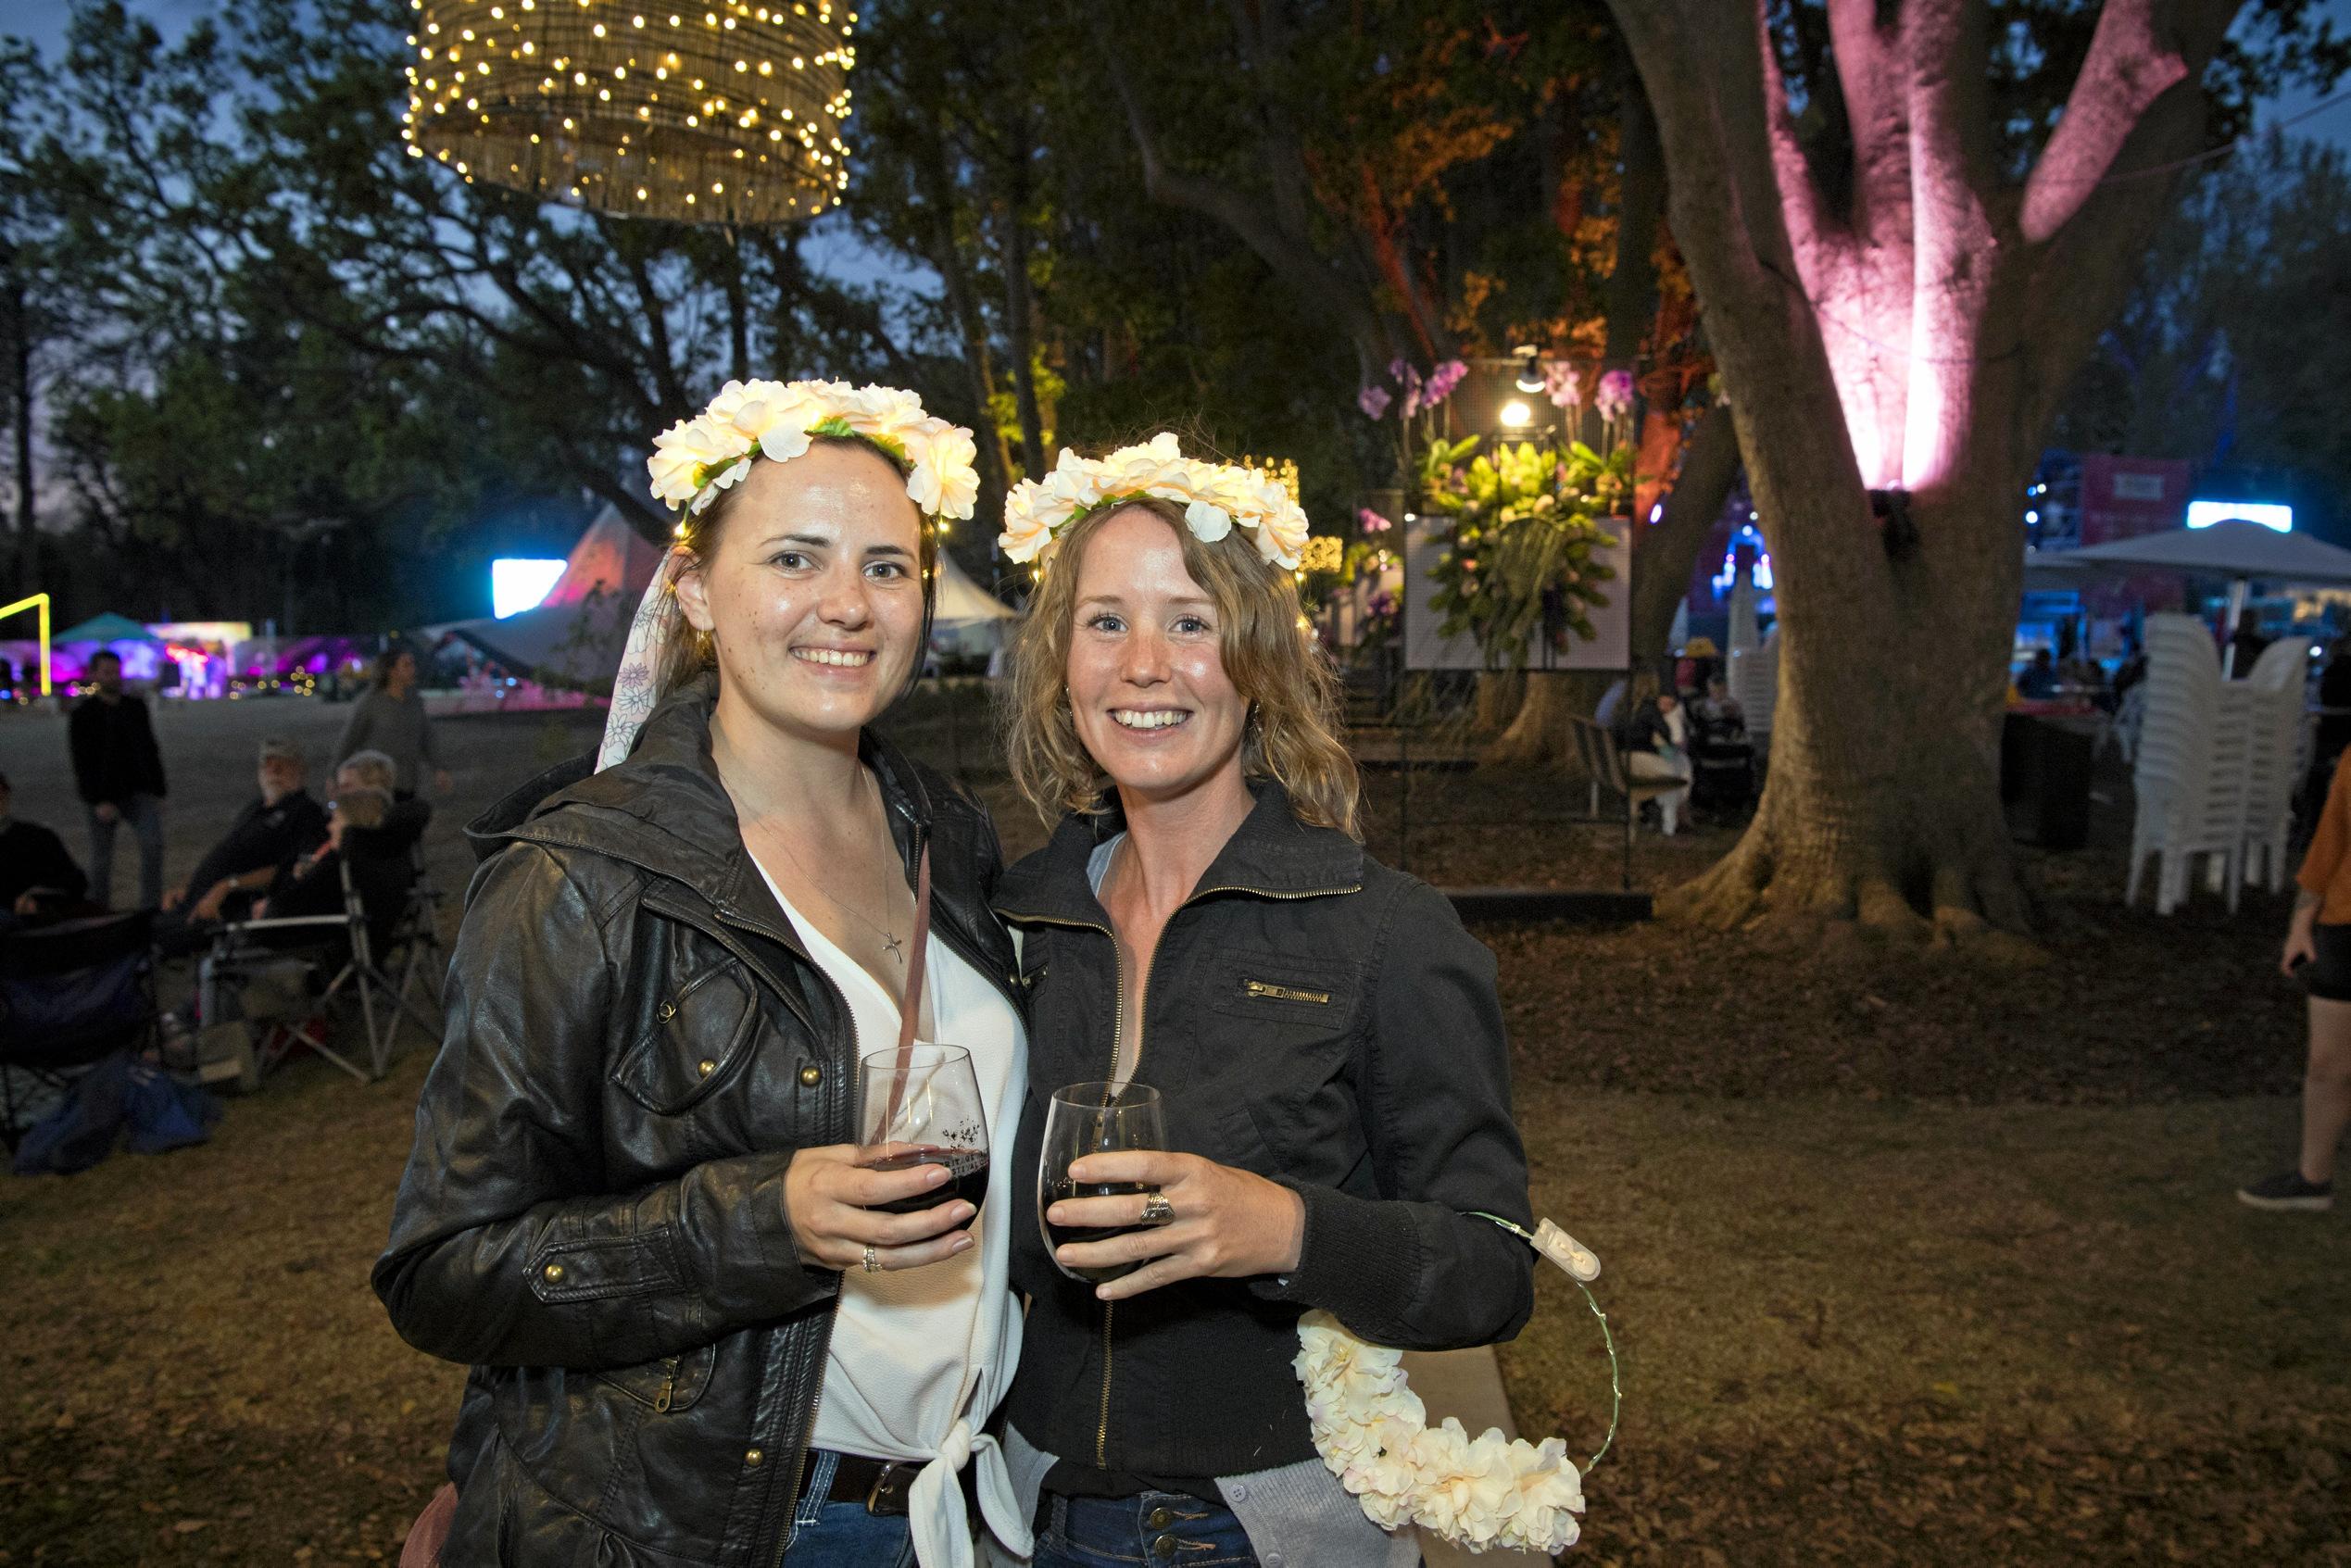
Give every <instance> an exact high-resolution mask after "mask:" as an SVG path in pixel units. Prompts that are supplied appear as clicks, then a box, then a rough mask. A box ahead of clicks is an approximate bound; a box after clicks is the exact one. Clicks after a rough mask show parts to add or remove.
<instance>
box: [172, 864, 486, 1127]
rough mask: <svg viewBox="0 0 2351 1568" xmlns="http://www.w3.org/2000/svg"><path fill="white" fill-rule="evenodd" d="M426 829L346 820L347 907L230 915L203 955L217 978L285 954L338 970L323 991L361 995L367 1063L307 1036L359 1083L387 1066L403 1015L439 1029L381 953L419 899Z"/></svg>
mask: <svg viewBox="0 0 2351 1568" xmlns="http://www.w3.org/2000/svg"><path fill="white" fill-rule="evenodd" d="M421 831H422V824H421V822H417V823H415V825H414V826H413V827H410V826H409V825H408V824H405V823H390V822H387V823H386V824H385V825H384V826H383V827H381V828H373V829H370V828H350V829H346V831H345V833H344V835H343V852H342V854H341V856H340V857H339V859H338V863H337V864H338V871H339V873H340V875H341V877H342V882H343V912H342V913H340V914H331V915H293V916H286V917H273V918H269V919H263V920H251V921H237V922H232V923H229V924H226V925H223V926H222V927H221V928H220V939H219V942H218V943H217V944H216V946H215V947H214V948H213V950H212V954H211V956H210V957H209V958H208V959H207V972H208V973H209V975H210V976H211V980H212V984H213V985H215V986H216V987H217V986H218V985H219V984H220V982H222V981H224V980H227V981H234V980H237V979H241V978H251V977H256V976H258V975H260V974H262V973H264V972H267V971H269V970H271V969H274V968H277V967H279V966H282V965H285V964H287V963H289V962H298V963H303V964H306V965H307V966H308V972H309V973H310V974H312V975H314V976H315V975H318V974H325V973H329V972H332V974H333V979H331V980H329V981H327V982H326V984H325V986H324V987H323V989H322V990H321V992H320V995H319V1000H320V1002H321V1004H326V1003H331V1002H333V1000H334V999H335V998H336V997H345V996H356V997H358V1003H359V1016H360V1021H361V1025H362V1028H363V1030H364V1032H365V1034H364V1037H365V1039H366V1042H367V1055H366V1065H365V1066H364V1067H362V1066H361V1065H360V1064H359V1063H358V1062H356V1061H354V1060H352V1058H351V1056H349V1055H346V1053H345V1052H343V1051H340V1050H336V1049H334V1048H333V1047H329V1046H327V1045H325V1044H324V1043H322V1042H318V1041H310V1042H308V1044H309V1045H310V1047H311V1049H313V1050H315V1051H317V1052H318V1054H319V1055H321V1056H322V1057H324V1058H326V1059H327V1060H329V1061H331V1062H333V1063H334V1065H335V1066H337V1067H340V1068H341V1069H343V1071H344V1072H346V1073H349V1074H351V1076H352V1077H354V1078H357V1079H358V1081H359V1082H361V1083H363V1084H368V1083H373V1082H374V1081H375V1080H376V1079H378V1078H381V1077H383V1075H384V1073H387V1072H389V1071H390V1070H391V1065H392V1047H393V1044H394V1042H395V1040H396V1037H397V1035H398V1033H399V1028H400V1023H401V1021H402V1020H403V1019H413V1020H414V1021H415V1022H416V1023H417V1025H418V1026H419V1027H420V1028H421V1029H422V1030H423V1031H424V1033H425V1035H427V1037H429V1038H438V1037H439V1035H440V1024H439V1023H438V1022H437V1021H435V1020H434V1018H432V1017H431V1016H430V1015H428V1014H427V1013H425V1012H424V1010H422V1009H421V1008H420V1007H418V1006H417V1004H416V1003H415V1002H414V1001H412V1000H411V999H410V998H409V996H408V994H407V992H406V991H405V990H404V989H403V987H402V985H400V984H398V983H396V982H395V981H394V980H393V979H392V977H391V976H390V975H389V974H387V973H386V972H384V970H383V965H382V963H381V961H380V959H379V955H381V954H384V953H388V952H389V951H391V950H392V947H393V946H394V944H395V942H396V940H397V939H398V934H399V930H400V927H401V924H402V922H403V921H404V920H405V919H407V918H408V916H409V911H410V909H412V907H413V901H412V900H411V898H410V897H409V895H410V892H411V888H412V883H413V878H414V875H415V871H414V862H413V860H412V859H411V852H412V849H413V847H414V839H415V835H416V834H418V833H421ZM210 1021H211V1019H210V1015H209V1014H207V1022H210ZM292 1046H293V1041H292V1040H291V1039H283V1038H282V1039H281V1041H280V1042H279V1044H278V1046H277V1047H276V1048H274V1049H272V1050H270V1051H267V1052H265V1053H264V1057H263V1060H262V1063H261V1065H262V1067H263V1068H264V1069H267V1068H270V1067H274V1066H276V1065H277V1063H278V1062H279V1061H281V1060H283V1059H284V1057H285V1054H286V1052H287V1051H288V1050H290V1049H291V1048H292Z"/></svg>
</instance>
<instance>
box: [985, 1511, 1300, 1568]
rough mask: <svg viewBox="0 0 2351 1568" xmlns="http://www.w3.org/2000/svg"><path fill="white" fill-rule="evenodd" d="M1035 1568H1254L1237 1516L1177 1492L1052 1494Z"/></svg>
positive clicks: (1032, 1565)
mask: <svg viewBox="0 0 2351 1568" xmlns="http://www.w3.org/2000/svg"><path fill="white" fill-rule="evenodd" d="M1043 1512H1044V1527H1043V1528H1042V1529H1041V1530H1039V1531H1038V1532H1037V1554H1036V1555H1035V1556H1034V1557H1032V1558H1030V1559H1029V1563H1030V1568H1137V1565H1138V1564H1142V1565H1146V1568H1148V1565H1150V1564H1156V1563H1161V1562H1165V1563H1171V1564H1181V1565H1182V1568H1257V1553H1256V1552H1255V1551H1254V1550H1253V1549H1251V1547H1250V1544H1249V1535H1248V1532H1246V1531H1244V1530H1243V1529H1242V1528H1241V1523H1240V1521H1239V1520H1238V1519H1236V1518H1234V1517H1233V1511H1232V1510H1231V1509H1229V1508H1226V1506H1225V1505H1224V1504H1223V1503H1221V1502H1207V1501H1204V1500H1202V1499H1200V1498H1193V1497H1186V1496H1184V1495H1183V1494H1182V1493H1180V1492H1144V1493H1141V1494H1139V1495H1138V1496H1136V1497H1131V1498H1064V1497H1059V1496H1055V1495H1051V1494H1048V1495H1047V1497H1046V1499H1045V1509H1044V1511H1043Z"/></svg>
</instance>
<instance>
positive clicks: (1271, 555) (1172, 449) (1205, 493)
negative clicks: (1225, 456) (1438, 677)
mask: <svg viewBox="0 0 2351 1568" xmlns="http://www.w3.org/2000/svg"><path fill="white" fill-rule="evenodd" d="M1144 495H1150V496H1154V497H1156V498H1157V499H1159V500H1163V501H1173V502H1175V503H1176V505H1177V506H1179V507H1181V508H1183V509H1184V525H1185V526H1186V527H1188V528H1189V529H1190V530H1191V531H1192V533H1193V535H1194V536H1195V537H1197V538H1198V539H1200V540H1201V543H1203V544H1208V545H1213V544H1214V543H1216V541H1218V540H1219V539H1222V538H1224V537H1225V536H1226V534H1228V533H1231V532H1232V531H1233V530H1234V529H1235V528H1237V527H1238V528H1247V529H1251V530H1253V531H1254V535H1255V538H1256V542H1257V553H1258V555H1259V556H1260V557H1261V558H1264V560H1265V561H1266V563H1267V564H1269V565H1272V566H1278V567H1280V568H1282V569H1283V570H1285V571H1296V570H1297V569H1298V566H1299V563H1300V561H1301V560H1302V559H1303V558H1304V556H1305V550H1306V513H1305V510H1304V508H1301V507H1300V506H1299V504H1298V503H1297V502H1295V501H1293V500H1291V499H1290V498H1289V491H1288V490H1286V489H1284V488H1283V487H1282V484H1281V482H1280V481H1279V480H1277V479H1275V478H1273V477H1271V476H1270V475H1267V474H1263V473H1259V472H1258V471H1257V470H1254V469H1246V468H1242V467H1240V466H1239V465H1238V464H1234V463H1211V462H1204V461H1202V460H1201V459H1200V458H1187V457H1185V456H1184V454H1183V451H1182V449H1181V448H1180V447H1179V446H1178V445H1177V444H1176V437H1175V436H1173V435H1171V434H1169V433H1166V432H1164V431H1162V432H1161V433H1159V434H1157V435H1154V436H1152V437H1151V438H1150V440H1149V441H1148V442H1145V443H1144V444H1143V445H1139V446H1122V447H1120V448H1119V449H1118V450H1117V451H1115V452H1113V453H1112V454H1111V455H1110V456H1109V457H1107V458H1081V457H1079V456H1078V455H1077V454H1076V453H1075V452H1073V451H1070V450H1069V449H1068V448H1066V447H1064V448H1062V456H1061V461H1060V462H1059V463H1058V464H1057V465H1056V466H1055V467H1054V470H1053V471H1052V472H1051V473H1050V474H1047V475H1046V476H1045V477H1044V478H1043V479H1042V480H1035V479H1024V480H1022V481H1021V482H1020V483H1018V484H1016V485H1014V486H1013V487H1012V494H1011V495H1008V496H1006V497H1005V500H1004V532H1003V533H1002V534H1001V535H999V537H998V539H997V541H996V543H997V545H998V546H999V548H1001V549H1002V550H1003V552H1004V554H1005V555H1007V556H1008V557H1010V558H1012V559H1013V560H1016V561H1030V560H1037V559H1040V558H1046V557H1049V556H1050V555H1051V554H1052V552H1053V549H1054V548H1055V546H1058V545H1059V544H1060V542H1061V537H1062V534H1063V533H1067V532H1068V530H1069V528H1070V527H1071V525H1072V524H1074V523H1075V522H1076V521H1078V520H1079V519H1080V518H1083V517H1086V516H1087V515H1088V514H1090V513H1093V512H1098V511H1100V510H1101V509H1102V508H1105V507H1108V506H1112V505H1113V504H1115V503H1118V502H1123V501H1132V500H1135V499H1136V498H1138V497H1139V496H1144Z"/></svg>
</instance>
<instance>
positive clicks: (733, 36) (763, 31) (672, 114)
mask: <svg viewBox="0 0 2351 1568" xmlns="http://www.w3.org/2000/svg"><path fill="white" fill-rule="evenodd" d="M409 5H410V6H411V8H412V9H413V10H414V11H415V13H416V18H415V20H416V31H415V32H414V33H412V34H411V35H410V36H409V43H411V44H414V45H415V46H416V51H417V58H416V61H415V63H414V64H413V65H411V66H410V67H409V73H408V75H409V109H408V113H407V115H406V116H404V117H403V121H404V123H403V125H402V129H401V132H400V134H401V136H402V138H403V139H404V140H405V141H406V142H407V143H408V150H409V156H410V157H431V158H435V159H438V160H439V161H440V162H442V163H443V164H446V165H447V166H448V167H449V168H451V169H455V170H456V171H457V172H458V173H459V175H461V176H462V177H464V178H465V179H466V180H467V181H468V182H472V181H484V182H489V183H493V184H499V185H508V186H511V187H513V188H515V189H517V190H522V191H528V192H530V193H532V194H534V195H540V196H546V197H548V198H551V199H559V200H566V201H572V202H576V203H578V204H580V205H582V206H584V207H594V208H597V209H599V210H602V211H605V212H611V213H619V214H623V215H627V216H631V217H641V218H660V219H667V220H672V221H676V222H686V223H747V224H748V223H782V222H790V221H793V220H799V219H807V218H813V217H815V216H816V215H817V214H819V213H821V212H823V211H824V210H825V208H827V207H832V206H834V205H836V203H838V202H839V200H840V199H841V192H842V190H843V189H844V188H845V187H846V186H847V185H848V183H849V146H848V144H846V143H845V142H844V141H843V140H842V138H841V132H842V131H843V130H844V129H845V128H846V123H847V121H848V119H849V69H850V68H851V67H852V66H854V65H855V64H856V60H857V50H856V46H855V44H853V43H852V42H851V34H852V32H853V31H854V30H855V28H856V25H857V13H856V12H854V11H850V10H846V9H843V8H842V7H841V6H839V5H837V4H836V0H784V3H782V4H778V5H760V4H752V3H748V0H694V4H693V5H692V6H683V5H678V4H677V0H670V3H669V4H652V5H647V4H633V3H630V0H409ZM673 6H675V8H673Z"/></svg>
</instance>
